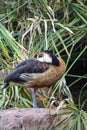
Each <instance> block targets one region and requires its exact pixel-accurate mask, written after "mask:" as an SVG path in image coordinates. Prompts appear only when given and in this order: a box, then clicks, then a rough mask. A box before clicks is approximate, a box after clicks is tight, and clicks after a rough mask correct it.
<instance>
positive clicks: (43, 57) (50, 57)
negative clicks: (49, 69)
mask: <svg viewBox="0 0 87 130" xmlns="http://www.w3.org/2000/svg"><path fill="white" fill-rule="evenodd" d="M36 58H37V60H38V61H40V62H45V63H50V64H53V65H56V66H58V65H59V60H58V58H57V57H56V56H55V54H54V53H53V52H52V51H50V50H44V51H42V52H40V53H39V54H37V56H36Z"/></svg>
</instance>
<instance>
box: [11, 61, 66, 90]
mask: <svg viewBox="0 0 87 130" xmlns="http://www.w3.org/2000/svg"><path fill="white" fill-rule="evenodd" d="M58 60H59V62H60V64H59V66H54V65H52V64H48V63H41V62H38V63H37V65H36V64H35V66H36V67H37V66H38V67H37V68H38V69H39V70H40V69H41V71H42V70H43V71H42V72H41V71H38V72H36V73H35V72H33V71H32V72H33V73H30V72H29V73H28V72H27V71H25V72H26V73H22V74H20V78H21V79H23V80H24V81H25V82H22V83H21V82H18V83H16V82H10V83H11V85H20V86H24V87H26V88H41V87H48V86H51V85H54V84H55V83H56V82H57V81H58V80H59V79H60V78H61V76H62V75H63V73H64V72H65V70H66V66H65V62H64V61H63V60H62V58H58ZM27 64H28V63H27ZM35 66H33V67H35ZM38 69H37V70H38Z"/></svg>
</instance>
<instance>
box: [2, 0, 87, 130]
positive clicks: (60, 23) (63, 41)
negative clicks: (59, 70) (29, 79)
mask: <svg viewBox="0 0 87 130" xmlns="http://www.w3.org/2000/svg"><path fill="white" fill-rule="evenodd" d="M0 8H1V9H2V10H1V11H0V70H1V71H2V69H4V70H7V71H8V72H9V71H12V69H13V68H14V67H15V66H16V65H17V64H18V63H20V61H21V60H23V59H26V58H29V57H33V56H34V55H35V54H36V53H38V52H40V51H41V50H43V49H50V50H53V51H54V53H55V54H56V55H57V56H59V55H61V56H62V58H63V59H64V60H65V62H66V66H67V70H66V73H65V74H64V75H63V77H62V78H61V79H60V81H58V82H57V83H56V85H55V86H54V87H51V88H50V89H49V90H48V93H47V95H46V94H45V92H44V90H41V91H39V93H40V94H42V100H43V103H42V106H43V107H49V106H50V102H51V99H52V97H55V99H57V101H58V102H61V101H62V100H63V98H62V95H63V94H64V95H66V96H67V98H68V99H72V98H73V97H72V94H71V92H70V88H72V87H73V85H76V83H77V82H79V81H80V80H83V79H85V80H87V74H84V75H83V76H82V75H77V74H75V73H74V74H70V70H71V69H72V68H73V66H74V65H75V64H76V63H77V61H80V60H81V59H82V62H83V64H84V65H85V64H86V62H87V59H86V58H85V57H86V53H87V42H86V37H87V20H86V19H87V4H86V1H85V0H84V1H76V2H73V1H72V0H71V1H60V2H57V1H56V0H55V1H49V2H48V1H47V0H42V1H38V0H31V1H28V0H26V1H22V2H20V1H19V0H17V1H16V0H13V1H10V2H9V1H4V2H1V5H0ZM71 62H72V64H70V63H71ZM65 77H68V78H70V77H72V78H73V77H74V78H75V77H76V78H77V79H76V80H75V81H74V82H71V83H70V84H69V85H65V86H64V85H62V86H61V85H60V84H61V82H62V81H63V79H64V78H65ZM0 85H3V78H0ZM57 93H58V94H57ZM83 95H84V94H83ZM80 97H81V94H80ZM40 98H41V97H40ZM45 99H46V100H45ZM39 100H40V99H39ZM72 100H73V99H72ZM85 102H86V101H84V103H83V104H84V105H85ZM69 105H70V103H69ZM73 105H74V107H77V106H78V105H76V104H75V103H72V104H71V106H73ZM75 105H76V106H75ZM84 105H82V104H81V106H82V107H81V109H80V110H79V108H77V110H74V111H73V112H72V114H71V115H70V117H69V118H72V119H73V125H72V126H70V129H73V128H74V126H75V125H76V124H77V129H78V130H79V129H80V124H81V122H82V123H83V125H84V127H85V129H87V127H86V125H85V124H86V122H85V118H84V117H85V116H84V113H85V112H84V111H83V106H84ZM14 106H17V107H31V106H32V97H31V91H30V90H26V89H24V88H21V87H18V86H16V87H9V88H8V89H5V90H4V91H3V92H0V107H1V108H9V107H14ZM67 107H68V106H67ZM71 111H72V108H71ZM75 112H76V113H79V114H77V116H76V115H75V114H76V113H75ZM80 113H81V114H80ZM69 118H67V120H69ZM67 120H66V121H67ZM64 121H65V119H64ZM59 124H60V123H59ZM66 125H67V123H66ZM65 127H66V126H65ZM61 129H64V128H61Z"/></svg>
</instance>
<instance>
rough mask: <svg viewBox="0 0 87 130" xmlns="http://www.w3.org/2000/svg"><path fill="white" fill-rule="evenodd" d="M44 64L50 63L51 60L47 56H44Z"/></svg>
mask: <svg viewBox="0 0 87 130" xmlns="http://www.w3.org/2000/svg"><path fill="white" fill-rule="evenodd" d="M44 62H47V63H52V58H51V57H50V56H49V55H44Z"/></svg>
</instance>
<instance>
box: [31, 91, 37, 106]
mask: <svg viewBox="0 0 87 130" xmlns="http://www.w3.org/2000/svg"><path fill="white" fill-rule="evenodd" d="M32 98H33V108H37V100H36V89H34V91H33V93H32Z"/></svg>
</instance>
